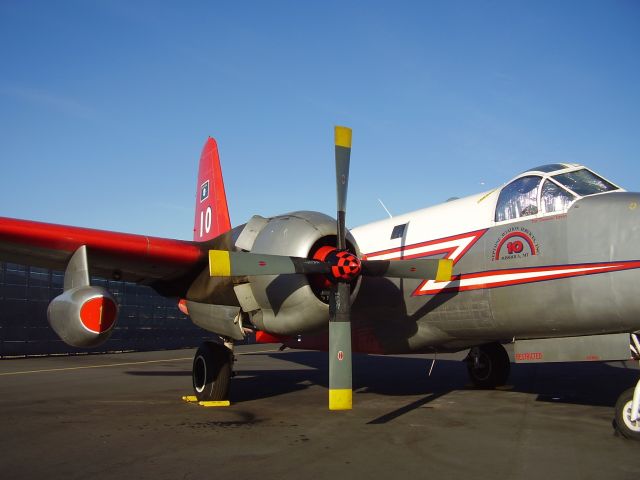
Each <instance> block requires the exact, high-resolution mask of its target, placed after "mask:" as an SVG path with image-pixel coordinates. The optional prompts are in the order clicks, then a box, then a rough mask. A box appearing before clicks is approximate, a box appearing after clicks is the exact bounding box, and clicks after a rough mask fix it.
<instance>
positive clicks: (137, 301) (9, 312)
mask: <svg viewBox="0 0 640 480" xmlns="http://www.w3.org/2000/svg"><path fill="white" fill-rule="evenodd" d="M63 278H64V274H63V273H62V272H56V271H51V270H47V269H43V268H37V267H30V266H25V265H16V264H13V263H0V358H5V357H15V356H32V355H48V354H64V353H85V352H118V351H136V350H137V351H141V350H165V349H176V348H190V347H197V346H198V345H199V344H200V343H201V342H202V341H204V340H206V339H209V338H211V334H210V333H209V332H207V331H205V330H202V329H201V328H199V327H197V326H195V325H194V324H193V323H192V322H191V321H190V320H189V318H188V317H187V316H185V315H184V314H182V313H181V312H180V311H179V310H178V308H177V304H176V300H175V299H167V298H164V297H161V296H160V295H158V294H157V293H156V292H155V291H154V290H153V289H152V288H150V287H146V286H143V285H137V284H135V283H130V282H116V281H107V280H103V279H99V278H92V284H93V285H98V286H103V287H105V288H107V289H108V290H109V291H110V292H111V293H112V294H113V296H114V297H115V298H116V300H117V301H118V304H119V305H120V314H119V316H118V322H117V324H116V326H115V330H114V332H113V335H112V336H111V338H110V339H109V340H108V341H107V342H105V343H104V344H103V345H100V346H99V347H96V348H93V349H80V348H75V347H70V346H69V345H67V344H65V343H64V342H63V341H62V340H60V339H59V338H58V336H57V335H56V334H55V333H54V331H53V330H52V329H51V327H49V323H48V322H47V306H48V305H49V302H50V301H51V299H53V298H54V297H55V296H57V295H59V294H60V293H62V285H63Z"/></svg>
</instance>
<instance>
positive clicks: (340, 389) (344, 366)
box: [329, 127, 353, 410]
mask: <svg viewBox="0 0 640 480" xmlns="http://www.w3.org/2000/svg"><path fill="white" fill-rule="evenodd" d="M335 146H336V194H337V200H338V201H337V204H338V208H337V211H338V224H337V242H336V243H337V245H336V247H337V249H338V252H339V254H341V253H342V252H344V251H345V250H346V249H347V229H346V216H347V189H348V187H349V162H350V159H351V129H350V128H347V127H336V128H335ZM336 280H337V281H338V283H337V285H335V286H334V287H333V288H332V289H331V295H330V298H329V410H351V408H352V405H353V402H352V396H353V392H352V388H351V286H350V285H349V283H348V281H347V280H346V279H344V278H336Z"/></svg>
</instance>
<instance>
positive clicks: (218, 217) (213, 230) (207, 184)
mask: <svg viewBox="0 0 640 480" xmlns="http://www.w3.org/2000/svg"><path fill="white" fill-rule="evenodd" d="M229 230H231V221H230V220H229V209H228V207H227V196H226V195H225V193H224V181H223V179H222V169H221V168H220V158H219V157H218V144H217V143H216V141H215V140H214V139H213V138H211V137H209V139H208V140H207V143H205V144H204V148H203V149H202V155H201V156H200V167H199V168H198V184H197V186H196V219H195V224H194V228H193V239H194V240H195V241H197V242H204V241H206V240H211V239H212V238H215V237H217V236H218V235H221V234H223V233H225V232H227V231H229Z"/></svg>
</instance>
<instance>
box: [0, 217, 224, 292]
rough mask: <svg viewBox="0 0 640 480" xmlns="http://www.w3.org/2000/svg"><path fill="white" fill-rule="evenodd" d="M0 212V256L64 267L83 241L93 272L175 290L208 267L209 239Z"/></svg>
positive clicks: (45, 265)
mask: <svg viewBox="0 0 640 480" xmlns="http://www.w3.org/2000/svg"><path fill="white" fill-rule="evenodd" d="M222 237H223V238H220V239H216V240H213V241H211V242H207V243H198V242H189V241H182V240H171V239H166V238H157V237H148V236H144V235H133V234H129V233H118V232H110V231H105V230H95V229H89V228H79V227H70V226H65V225H55V224H51V223H42V222H33V221H28V220H17V219H13V218H6V217H0V260H3V261H9V262H15V263H22V264H28V265H34V266H39V267H44V268H51V269H55V270H64V269H65V268H66V266H67V264H68V262H69V260H70V259H71V256H72V255H73V254H74V252H75V251H76V250H77V249H78V248H80V247H81V246H83V245H86V247H87V252H88V257H89V264H90V266H91V274H93V275H98V276H101V277H104V278H108V279H114V280H125V281H132V282H137V283H144V284H147V285H151V286H154V285H155V284H158V285H174V286H175V288H173V289H172V290H175V291H174V292H171V294H173V295H179V293H180V292H181V291H183V290H185V289H186V288H188V286H189V285H190V284H191V282H192V281H193V279H194V278H195V277H196V276H197V275H198V274H199V273H200V272H201V271H202V270H203V269H204V268H205V267H206V264H207V256H206V252H207V250H208V249H209V248H210V245H211V244H216V245H221V246H222V248H225V244H227V243H228V242H226V241H225V239H224V236H222Z"/></svg>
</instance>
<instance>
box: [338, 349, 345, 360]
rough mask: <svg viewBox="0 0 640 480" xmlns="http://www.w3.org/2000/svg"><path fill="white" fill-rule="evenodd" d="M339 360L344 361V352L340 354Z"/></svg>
mask: <svg viewBox="0 0 640 480" xmlns="http://www.w3.org/2000/svg"><path fill="white" fill-rule="evenodd" d="M338 360H340V361H342V360H344V352H343V351H342V350H340V351H339V352H338Z"/></svg>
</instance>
